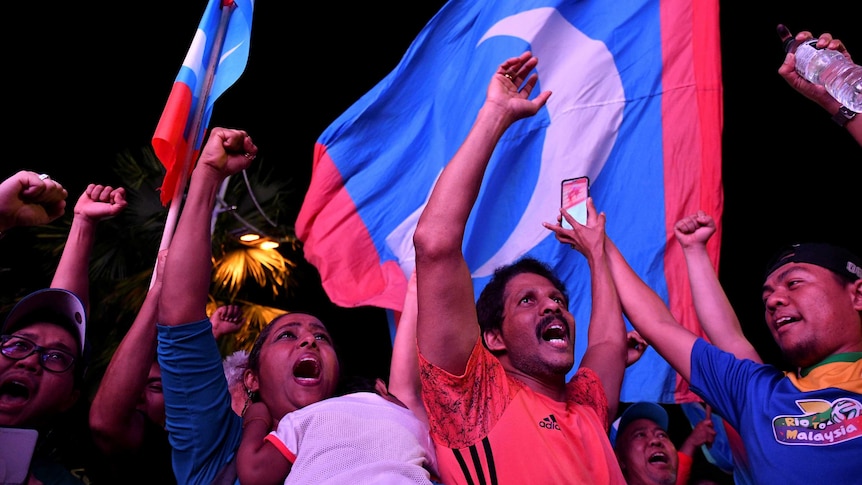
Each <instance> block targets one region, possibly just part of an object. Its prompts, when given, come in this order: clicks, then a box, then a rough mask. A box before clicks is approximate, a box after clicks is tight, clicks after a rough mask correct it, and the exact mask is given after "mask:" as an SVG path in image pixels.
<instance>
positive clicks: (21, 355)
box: [0, 335, 75, 373]
mask: <svg viewBox="0 0 862 485" xmlns="http://www.w3.org/2000/svg"><path fill="white" fill-rule="evenodd" d="M0 340H2V342H3V343H2V347H0V353H2V354H3V355H4V356H5V357H9V358H10V359H12V360H21V359H25V358H27V357H29V356H31V355H32V354H33V352H36V353H38V354H39V364H40V365H41V366H42V368H43V369H45V370H47V371H51V372H56V373H59V372H66V371H67V370H69V369H70V368H71V367H72V365H74V364H75V356H73V355H72V354H70V353H69V352H66V351H65V350H60V349H47V348H45V347H42V346H41V345H36V342H33V341H32V340H30V339H27V338H24V337H20V336H18V335H3V336H2V337H0Z"/></svg>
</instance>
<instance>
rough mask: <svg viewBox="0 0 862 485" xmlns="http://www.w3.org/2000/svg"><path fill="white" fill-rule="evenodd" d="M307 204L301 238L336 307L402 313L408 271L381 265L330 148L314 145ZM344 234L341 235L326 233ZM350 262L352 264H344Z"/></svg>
mask: <svg viewBox="0 0 862 485" xmlns="http://www.w3.org/2000/svg"><path fill="white" fill-rule="evenodd" d="M312 174H313V176H312V178H311V184H310V185H309V188H308V191H307V192H306V199H305V201H304V202H303V204H302V209H301V210H300V212H299V216H298V217H297V219H296V236H297V238H299V240H301V241H303V245H304V246H305V248H306V251H305V255H306V259H307V260H308V262H309V263H311V264H312V265H314V266H315V267H316V268H317V270H318V272H319V273H320V275H321V283H322V285H323V288H324V290H326V294H327V295H328V296H329V298H330V299H331V300H332V302H333V303H335V304H336V305H339V306H343V307H357V306H376V307H380V308H390V309H401V307H402V305H403V304H404V300H403V296H399V295H404V294H405V292H406V291H407V281H406V280H405V278H404V271H403V270H402V269H401V267H400V266H398V264H397V263H396V262H394V261H387V262H384V263H381V261H380V258H379V257H377V250H376V248H375V247H374V242H373V241H372V239H371V235H370V234H369V233H368V229H367V228H366V226H365V223H364V222H363V221H362V219H361V217H360V216H359V214H358V213H357V211H356V205H355V204H354V203H353V199H352V198H351V197H350V194H348V193H347V189H346V188H345V187H344V181H343V180H342V178H341V174H340V173H339V172H338V169H337V168H336V167H335V164H334V163H333V162H332V159H331V158H330V157H329V154H328V153H327V151H326V147H325V146H323V145H321V144H319V143H318V144H316V145H315V155H314V168H313V170H312ZM332 227H338V228H341V230H340V231H338V232H337V233H336V232H334V231H329V230H322V229H323V228H332ZM345 261H348V262H349V264H345Z"/></svg>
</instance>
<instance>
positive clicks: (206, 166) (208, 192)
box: [158, 128, 257, 326]
mask: <svg viewBox="0 0 862 485" xmlns="http://www.w3.org/2000/svg"><path fill="white" fill-rule="evenodd" d="M256 153H257V147H256V146H254V143H252V141H251V138H250V137H249V136H248V134H246V132H245V131H242V130H231V129H227V128H213V129H212V130H211V132H210V135H209V137H208V138H207V142H206V144H205V145H204V147H203V150H202V151H201V155H200V157H199V158H198V162H197V165H196V166H195V169H194V171H193V172H192V176H191V182H190V184H189V190H188V194H187V195H186V202H185V204H184V206H183V210H182V213H181V214H180V218H179V221H178V222H177V228H176V230H175V231H174V235H173V238H172V239H171V244H170V251H169V252H168V257H167V260H166V261H165V275H164V280H163V283H162V294H163V295H164V296H165V297H166V298H167V301H165V302H164V304H163V305H159V314H158V315H159V316H158V322H159V323H160V324H162V325H167V326H173V325H180V324H183V323H189V322H196V321H200V320H203V319H205V318H206V317H207V314H206V304H207V295H208V294H209V288H210V278H211V274H212V240H211V238H212V235H211V234H210V224H209V221H210V220H211V219H212V212H213V207H214V206H215V198H216V194H217V193H218V190H219V187H220V185H221V182H222V181H223V180H224V179H225V178H227V177H228V176H230V175H233V174H235V173H238V172H240V171H241V170H243V169H244V168H246V167H248V166H249V165H250V164H251V161H252V160H253V159H254V157H255V154H256ZM177 295H182V297H181V298H178V297H177Z"/></svg>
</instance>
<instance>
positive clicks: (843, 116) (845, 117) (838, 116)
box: [832, 106, 857, 128]
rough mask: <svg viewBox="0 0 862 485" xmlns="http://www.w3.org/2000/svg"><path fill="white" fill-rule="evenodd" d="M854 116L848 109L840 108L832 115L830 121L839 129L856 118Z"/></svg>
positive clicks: (854, 113) (853, 112)
mask: <svg viewBox="0 0 862 485" xmlns="http://www.w3.org/2000/svg"><path fill="white" fill-rule="evenodd" d="M856 114H857V113H856V112H855V111H853V110H851V109H850V108H848V107H846V106H842V107H841V108H839V109H838V111H837V112H836V113H835V114H834V115H832V121H834V122H835V123H837V124H838V126H840V127H841V128H844V127H845V126H846V125H847V123H850V120H852V119H853V118H855V117H856Z"/></svg>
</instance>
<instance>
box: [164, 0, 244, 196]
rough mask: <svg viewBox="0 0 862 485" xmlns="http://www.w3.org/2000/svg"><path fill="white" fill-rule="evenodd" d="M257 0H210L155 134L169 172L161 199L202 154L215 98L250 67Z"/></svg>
mask: <svg viewBox="0 0 862 485" xmlns="http://www.w3.org/2000/svg"><path fill="white" fill-rule="evenodd" d="M253 9H254V0H209V2H208V4H207V7H206V10H204V14H203V17H202V18H201V22H200V25H199V26H198V29H197V31H196V32H195V36H194V39H193V40H192V44H191V47H190V48H189V52H188V54H186V57H185V59H184V60H183V65H182V66H181V67H180V72H179V73H178V74H177V77H176V80H175V81H174V85H173V88H172V89H171V93H170V95H169V96H168V101H167V103H166V104H165V109H164V111H163V112H162V116H161V118H160V119H159V123H158V125H157V126H156V131H155V134H154V135H153V140H152V143H153V149H154V151H155V153H156V156H157V157H158V158H159V160H160V161H161V162H162V165H164V166H165V169H166V170H167V173H166V174H165V179H164V181H163V183H162V188H161V202H162V205H164V206H167V205H168V203H169V202H171V201H172V199H173V198H174V195H175V191H177V190H179V191H180V192H182V190H183V189H184V187H178V184H179V183H182V184H183V185H184V183H185V181H184V180H181V177H182V176H183V174H184V171H185V170H186V169H187V168H188V169H189V170H190V165H191V164H192V163H193V161H194V160H195V159H196V158H197V154H198V152H199V150H200V147H201V144H202V143H203V134H204V132H205V131H206V129H207V125H208V124H209V119H210V116H211V114H212V108H213V103H215V100H216V99H217V98H218V97H219V96H221V95H222V93H224V92H225V91H226V90H227V88H229V87H230V86H231V85H233V83H234V82H236V80H237V79H239V77H240V75H242V73H243V71H244V70H245V66H246V62H247V61H248V52H249V44H250V41H251V20H252V13H253Z"/></svg>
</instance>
